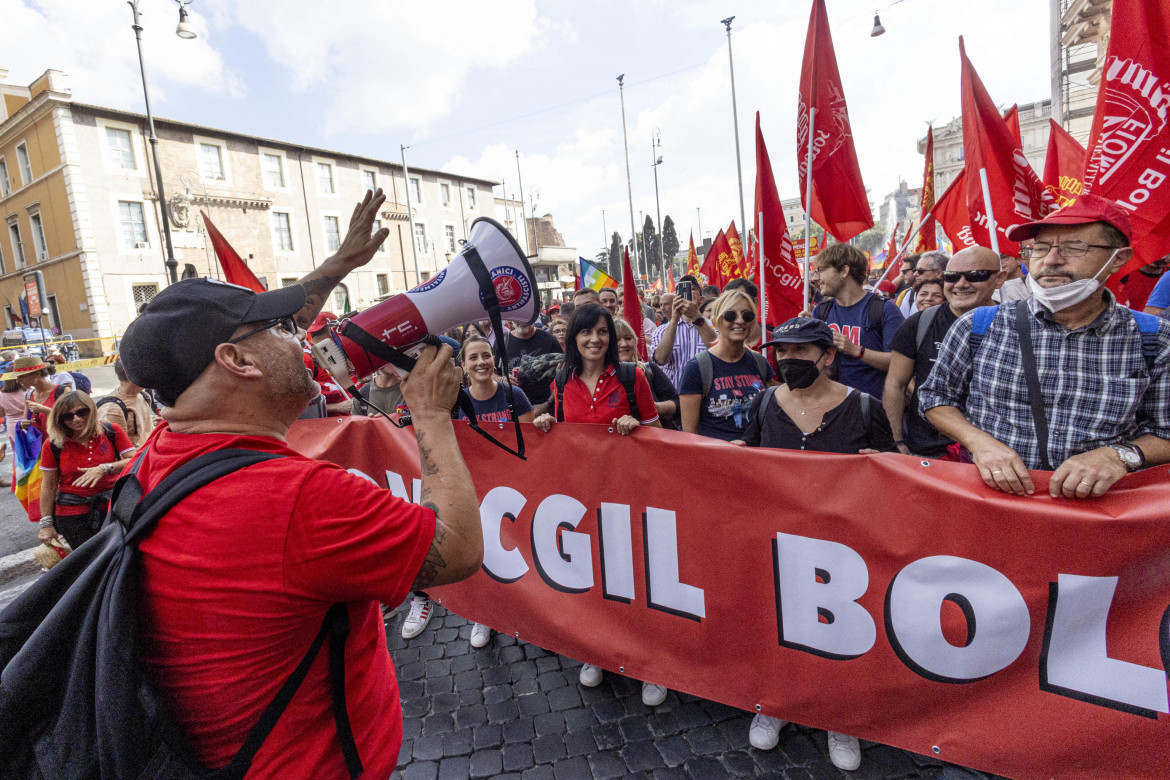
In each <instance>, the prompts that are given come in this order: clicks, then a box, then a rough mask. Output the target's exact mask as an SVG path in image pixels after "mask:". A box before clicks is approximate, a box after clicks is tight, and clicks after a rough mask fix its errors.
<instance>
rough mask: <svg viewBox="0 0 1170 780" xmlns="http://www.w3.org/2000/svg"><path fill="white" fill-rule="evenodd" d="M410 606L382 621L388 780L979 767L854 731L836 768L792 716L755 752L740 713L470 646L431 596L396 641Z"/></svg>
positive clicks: (777, 774)
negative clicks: (392, 758)
mask: <svg viewBox="0 0 1170 780" xmlns="http://www.w3.org/2000/svg"><path fill="white" fill-rule="evenodd" d="M408 605H409V601H408V602H407V605H404V606H402V607H400V608H399V610H398V613H397V615H395V616H394V617H393V618H391V619H390V621H389V622H388V624H387V637H388V640H389V647H390V654H391V656H393V658H394V665H395V669H396V670H397V673H398V681H399V688H400V691H401V695H402V714H403V729H404V733H403V743H402V752H401V753H400V754H399V757H398V770H397V771H395V773H394V778H395V779H396V780H397V779H398V778H401V779H402V780H433V779H434V778H443V779H444V780H447V779H448V778H449V779H450V780H456V779H459V780H465V779H466V778H469V777H473V778H481V777H501V778H516V780H568V779H574V780H576V779H578V778H580V779H582V780H587V779H588V778H624V777H632V778H633V777H637V778H656V779H658V778H686V777H690V778H701V779H702V780H706V779H707V778H725V777H774V778H788V779H790V780H797V779H799V780H808V779H809V778H942V777H947V778H958V777H965V778H975V777H986V776H985V775H980V774H979V773H976V772H972V771H970V770H963V769H961V768H959V767H948V766H944V765H943V764H942V763H940V762H938V761H936V760H933V759H930V758H928V757H925V756H918V755H915V754H912V753H908V752H906V751H903V750H899V749H896V748H892V747H887V746H885V745H876V744H871V743H867V742H864V741H863V742H862V748H863V753H862V764H861V768H860V769H859V770H857V771H855V772H848V773H846V772H841V771H839V770H838V769H836V768H835V767H834V766H833V765H832V764H831V763H830V762H829V757H828V752H827V748H826V744H825V734H824V732H821V731H817V730H814V729H805V728H801V727H798V726H792V725H790V726H788V727H787V728H786V729H785V730H784V731H782V732H781V734H780V744H779V745H778V746H777V747H776V748H775V749H774V750H771V751H766V752H765V751H760V750H756V749H754V748H752V747H750V746H749V745H748V728H749V726H750V724H751V720H752V716H751V715H750V714H748V713H745V712H742V711H740V710H737V709H734V708H732V707H728V706H726V705H723V704H718V703H716V702H711V701H706V700H703V699H700V698H698V697H695V696H690V695H687V694H681V693H678V692H676V691H671V692H670V695H669V696H668V697H667V699H666V701H665V702H664V703H663V704H662V705H660V706H658V707H655V708H650V707H647V706H645V705H644V704H642V696H641V693H642V686H641V683H639V682H637V681H635V680H631V679H628V678H625V677H621V676H619V675H617V674H613V673H609V672H607V673H606V675H605V680H604V681H603V682H602V683H601V685H600V686H598V687H596V688H584V687H582V686H580V685H578V683H577V674H578V669H579V667H580V663H578V662H577V661H573V660H570V659H568V658H563V657H561V656H558V655H556V654H555V653H549V652H546V651H545V650H543V649H541V648H539V647H537V646H535V645H530V644H526V643H525V642H520V641H517V640H516V639H513V638H512V637H510V636H501V635H500V634H495V633H493V636H492V640H491V642H490V643H489V644H488V646H487V647H484V648H481V649H478V650H477V649H474V648H472V647H471V645H470V643H469V642H468V637H469V636H470V634H471V624H470V623H469V622H468V621H467V620H464V619H463V618H461V617H459V616H457V615H454V614H451V613H449V612H447V611H446V610H444V609H443V608H442V607H440V606H438V605H437V604H436V605H435V607H434V609H435V614H434V616H433V617H432V618H431V622H430V624H429V625H428V626H427V628H426V630H425V631H423V633H421V634H420V635H418V636H417V637H415V638H414V639H410V640H404V639H403V638H402V633H401V626H402V619H403V617H404V616H405V615H406V612H407V610H408Z"/></svg>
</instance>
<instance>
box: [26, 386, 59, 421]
mask: <svg viewBox="0 0 1170 780" xmlns="http://www.w3.org/2000/svg"><path fill="white" fill-rule="evenodd" d="M66 392H68V391H67V390H66V389H65V388H64V387H61V385H56V386H54V387H53V392H51V393H49V397H48V398H46V399H45V400H44V401H42V402H40V403H41V406H47V407H49V408H50V409H52V408H53V404H55V403H57V399H58V398H60V397H61V396H62V395H63V394H65V393H66ZM34 393H36V390H33V389H30V390H29V391H28V392H27V393H25V394H24V399H25V400H26V401H31V400H33V394H34ZM30 419H31V420H32V424H33V427H34V428H36V429H37V430H38V431H40V432H41V433H45V431H46V430H47V429H46V427H45V426H46V423H47V421H48V419H49V413H48V412H30Z"/></svg>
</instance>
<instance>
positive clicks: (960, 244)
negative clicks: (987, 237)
mask: <svg viewBox="0 0 1170 780" xmlns="http://www.w3.org/2000/svg"><path fill="white" fill-rule="evenodd" d="M934 218H935V219H936V220H937V221H938V224H939V226H940V227H942V229H943V232H944V233H946V234H947V238H948V239H949V240H950V242H951V244H952V245H953V246H954V248H955V250H956V251H958V250H960V249H967V248H969V247H973V246H979V244H978V243H977V242H976V241H975V236H974V234H973V233H972V232H971V217H970V214H969V212H968V211H967V172H966V171H959V175H958V176H956V177H955V180H954V181H953V182H951V186H949V187H947V188H946V190H945V191H944V192H943V194H942V196H941V197H940V198H939V199H938V203H936V204H934ZM1002 248H1003V247H1001V249H1002Z"/></svg>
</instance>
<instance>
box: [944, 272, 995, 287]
mask: <svg viewBox="0 0 1170 780" xmlns="http://www.w3.org/2000/svg"><path fill="white" fill-rule="evenodd" d="M996 273H998V271H988V270H987V269H982V270H979V271H947V272H946V273H945V274H943V281H944V282H946V283H947V284H955V283H956V282H958V281H959V279H966V280H967V281H968V282H971V283H972V284H978V283H979V282H986V281H987V280H988V279H990V278H991V277H992V276H994V275H995V274H996Z"/></svg>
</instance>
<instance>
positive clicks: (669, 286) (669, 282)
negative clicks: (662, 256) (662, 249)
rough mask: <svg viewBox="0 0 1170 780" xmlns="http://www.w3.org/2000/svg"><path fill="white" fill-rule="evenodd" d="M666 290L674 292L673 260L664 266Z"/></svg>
mask: <svg viewBox="0 0 1170 780" xmlns="http://www.w3.org/2000/svg"><path fill="white" fill-rule="evenodd" d="M666 291H667V292H674V261H673V260H672V261H671V262H670V263H668V264H667V266H666Z"/></svg>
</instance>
